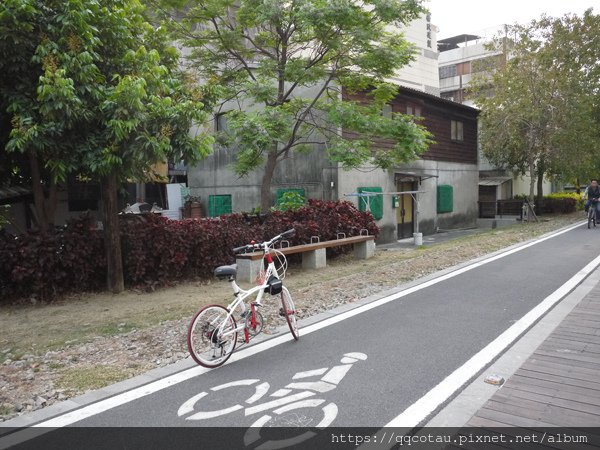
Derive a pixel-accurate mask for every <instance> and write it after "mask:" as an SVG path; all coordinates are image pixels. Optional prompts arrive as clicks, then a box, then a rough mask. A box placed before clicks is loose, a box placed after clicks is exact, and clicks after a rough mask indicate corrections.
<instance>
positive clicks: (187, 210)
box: [183, 195, 202, 219]
mask: <svg viewBox="0 0 600 450" xmlns="http://www.w3.org/2000/svg"><path fill="white" fill-rule="evenodd" d="M183 213H184V217H186V218H192V219H200V218H201V217H202V203H201V202H200V197H199V196H194V195H186V196H185V202H184V204H183Z"/></svg>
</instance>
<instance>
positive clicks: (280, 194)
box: [275, 188, 306, 206]
mask: <svg viewBox="0 0 600 450" xmlns="http://www.w3.org/2000/svg"><path fill="white" fill-rule="evenodd" d="M286 192H297V193H298V194H300V195H301V196H302V197H304V198H306V193H305V192H304V189H303V188H294V189H277V192H276V194H275V206H279V203H280V202H281V197H283V194H285V193H286Z"/></svg>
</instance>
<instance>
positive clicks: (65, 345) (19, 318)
mask: <svg viewBox="0 0 600 450" xmlns="http://www.w3.org/2000/svg"><path fill="white" fill-rule="evenodd" d="M579 220H581V213H576V214H569V215H563V216H557V217H553V218H552V219H551V220H547V221H543V222H540V223H533V224H522V225H516V226H513V227H509V228H503V229H498V230H491V231H487V232H483V233H479V234H475V235H472V236H467V237H462V238H458V239H455V240H451V241H447V242H444V243H441V244H437V245H435V246H431V247H427V248H422V247H421V248H411V249H400V250H389V251H377V252H376V254H375V256H374V257H373V258H371V259H369V260H365V261H356V260H354V259H352V257H351V256H343V257H340V258H338V259H336V260H332V261H330V262H329V263H328V266H327V267H326V268H325V269H320V270H318V271H303V270H301V269H300V268H299V267H298V266H291V267H290V269H289V270H288V273H287V277H286V280H285V284H286V286H288V288H289V290H290V292H291V293H292V295H293V297H294V301H295V303H296V307H297V309H298V311H299V315H300V317H301V318H302V317H308V316H312V315H314V314H318V313H320V312H323V311H326V310H329V309H332V308H335V307H336V306H339V305H342V304H345V303H348V302H353V301H356V300H358V299H361V298H364V297H366V296H369V295H372V294H374V293H377V292H381V291H383V290H386V289H389V288H392V287H395V286H398V285H399V284H402V283H405V282H407V281H410V280H414V279H416V278H419V277H422V276H425V275H427V274H430V273H433V272H435V271H438V270H441V269H444V268H448V267H451V266H453V265H455V264H458V263H461V262H464V261H468V260H470V259H472V258H476V257H478V256H482V255H485V254H487V253H490V252H493V251H496V250H499V249H502V248H504V247H507V246H509V245H512V244H515V243H518V242H522V241H524V240H528V239H531V238H533V237H536V236H539V235H541V234H544V233H547V232H549V231H552V230H555V229H558V228H561V227H563V226H565V225H568V224H571V223H574V222H576V221H579ZM357 275H360V276H357ZM230 299H231V293H230V291H229V286H228V283H226V282H218V281H196V282H188V283H181V284H179V285H176V286H173V287H170V288H164V289H160V290H158V291H156V292H152V293H141V292H136V291H127V292H125V293H123V294H121V295H111V294H106V293H101V294H85V295H80V296H72V297H69V298H65V299H63V300H62V301H60V302H55V303H53V304H50V305H32V306H5V307H2V308H1V309H0V328H1V329H2V337H1V338H0V421H2V420H6V419H8V418H11V417H14V416H16V415H19V414H22V413H24V412H27V411H31V410H35V409H39V408H43V407H44V406H47V405H50V404H52V403H54V402H56V401H58V400H64V399H66V398H69V397H72V396H75V395H78V394H81V393H84V392H86V391H88V390H91V389H97V388H100V387H103V386H106V385H108V384H112V383H114V382H117V381H120V380H122V379H126V378H129V377H132V376H135V375H138V374H141V373H144V372H146V371H148V370H150V369H152V368H155V367H161V366H165V365H168V364H171V363H174V362H176V361H178V360H180V359H182V358H185V357H187V348H186V343H185V337H186V329H187V325H188V322H189V320H190V318H191V316H192V315H193V313H194V312H196V311H197V310H198V309H199V308H200V307H202V306H203V305H206V304H209V303H218V304H223V305H226V304H227V303H228V302H229V301H230ZM268 300H269V299H267V300H265V302H264V303H265V307H264V309H263V310H262V313H263V315H264V316H265V319H266V329H265V331H266V333H270V332H272V330H273V329H274V328H276V327H278V326H281V325H284V324H285V319H283V318H281V317H279V315H278V314H277V313H278V310H279V306H280V305H279V303H278V300H276V301H271V302H269V301H268Z"/></svg>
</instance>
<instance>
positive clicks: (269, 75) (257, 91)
mask: <svg viewBox="0 0 600 450" xmlns="http://www.w3.org/2000/svg"><path fill="white" fill-rule="evenodd" d="M151 3H152V4H153V5H154V6H155V7H156V8H157V9H159V10H161V11H162V12H163V13H164V14H166V16H167V17H171V18H172V20H171V24H172V27H171V28H172V30H173V31H174V33H175V36H176V37H177V39H179V40H180V42H181V43H182V45H184V46H185V47H186V48H188V49H189V54H188V59H187V67H188V68H189V70H190V71H191V72H192V73H194V75H195V76H196V78H197V79H198V80H201V81H202V82H203V83H206V84H207V85H208V86H210V87H211V89H212V90H213V91H215V92H218V98H219V99H220V101H221V105H220V106H219V107H218V108H217V109H216V112H224V113H226V117H227V122H228V127H227V128H228V129H227V131H221V132H220V133H219V136H218V137H217V138H218V139H219V141H220V142H221V143H223V144H225V145H227V146H230V147H235V148H236V150H237V160H236V164H235V168H234V170H235V171H236V172H237V173H238V174H240V175H246V174H248V173H249V172H250V171H253V170H255V169H260V170H264V177H263V181H262V191H261V208H262V209H263V210H265V209H268V208H269V207H270V206H271V192H270V185H271V179H272V175H273V172H274V170H275V167H276V165H277V163H278V161H279V160H281V159H282V158H285V157H288V156H290V152H292V151H295V152H296V154H301V152H302V151H309V150H310V149H311V148H314V147H311V146H314V145H317V146H319V145H320V146H321V147H325V148H326V149H327V153H328V157H329V158H330V159H331V160H332V161H334V162H339V163H341V164H342V166H343V167H346V168H350V167H357V166H360V165H362V164H365V163H367V162H369V163H371V162H373V163H374V164H375V165H376V166H378V167H381V168H389V167H392V166H394V165H398V164H401V163H403V162H406V161H408V160H411V159H414V158H416V157H417V156H418V155H419V154H421V153H422V152H424V151H425V150H426V149H427V147H428V144H429V143H430V135H429V133H428V132H427V131H426V130H425V129H424V128H423V127H422V126H420V125H419V124H418V123H415V121H414V119H413V118H412V117H408V116H403V115H400V114H395V115H394V116H393V117H384V116H383V115H382V114H381V109H382V106H383V105H384V104H385V103H387V102H389V101H390V99H391V98H393V97H394V95H395V94H396V92H397V88H396V86H394V85H392V84H390V83H388V82H387V80H389V79H390V78H391V77H393V76H394V74H395V73H396V71H397V70H398V69H399V68H401V67H403V66H405V65H406V64H408V63H410V62H411V61H412V60H413V57H414V48H413V46H412V45H411V44H410V43H408V42H407V41H406V40H405V39H404V37H403V35H402V33H401V31H400V29H401V27H402V26H404V25H406V24H408V23H409V22H411V21H413V20H414V19H416V18H417V17H419V16H420V15H421V14H423V13H424V9H423V6H422V4H421V3H422V2H421V1H417V0H404V1H401V0H367V1H364V2H360V3H359V2H354V1H352V0H336V1H325V0H291V1H279V0H260V1H259V0H236V1H234V0H199V1H194V2H187V1H178V0H163V1H162V2H159V0H154V1H152V2H151ZM343 89H344V90H346V91H348V92H352V91H361V90H369V91H370V93H371V96H372V97H371V98H372V102H371V104H369V105H364V104H363V105H360V104H358V103H357V102H351V101H347V100H346V101H345V99H343V98H342V90H343ZM342 130H343V131H354V132H358V133H359V136H360V137H359V138H357V139H348V138H347V137H346V135H344V134H343V131H342ZM375 137H377V138H389V139H392V140H393V141H394V142H395V146H393V148H392V149H391V150H383V149H381V148H377V147H376V145H374V144H373V141H374V140H373V138H375Z"/></svg>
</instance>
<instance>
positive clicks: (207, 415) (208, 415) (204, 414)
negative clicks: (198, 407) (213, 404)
mask: <svg viewBox="0 0 600 450" xmlns="http://www.w3.org/2000/svg"><path fill="white" fill-rule="evenodd" d="M242 408H243V406H242V405H235V406H230V407H229V408H223V409H219V410H218V411H200V412H197V413H196V414H192V415H191V416H190V417H186V418H185V420H206V419H214V418H215V417H220V416H224V415H226V414H230V413H232V412H235V411H239V410H240V409H242Z"/></svg>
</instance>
